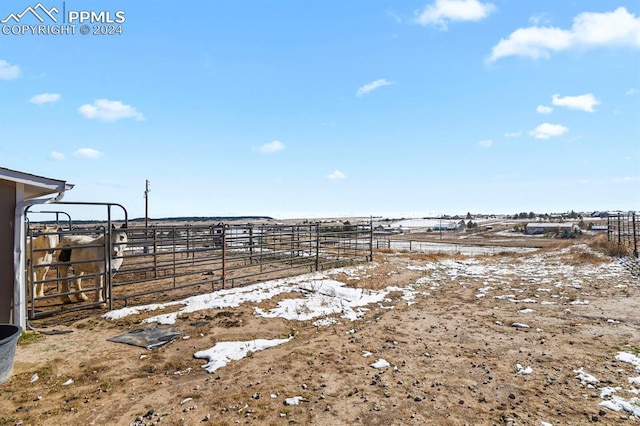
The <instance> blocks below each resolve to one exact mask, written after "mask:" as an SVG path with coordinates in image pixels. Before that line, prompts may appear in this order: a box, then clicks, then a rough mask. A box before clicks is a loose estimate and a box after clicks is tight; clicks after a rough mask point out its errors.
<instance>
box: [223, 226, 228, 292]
mask: <svg viewBox="0 0 640 426" xmlns="http://www.w3.org/2000/svg"><path fill="white" fill-rule="evenodd" d="M226 266H227V225H222V288H225V287H226V281H227V268H226Z"/></svg>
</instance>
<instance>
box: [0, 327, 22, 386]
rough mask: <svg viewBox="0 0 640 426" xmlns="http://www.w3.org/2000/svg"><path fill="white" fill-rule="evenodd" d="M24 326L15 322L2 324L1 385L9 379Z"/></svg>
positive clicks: (0, 350)
mask: <svg viewBox="0 0 640 426" xmlns="http://www.w3.org/2000/svg"><path fill="white" fill-rule="evenodd" d="M21 333H22V327H20V326H18V325H13V324H0V385H1V384H3V383H4V382H6V381H7V380H9V377H11V370H13V359H14V358H15V357H16V346H17V344H18V337H20V334H21Z"/></svg>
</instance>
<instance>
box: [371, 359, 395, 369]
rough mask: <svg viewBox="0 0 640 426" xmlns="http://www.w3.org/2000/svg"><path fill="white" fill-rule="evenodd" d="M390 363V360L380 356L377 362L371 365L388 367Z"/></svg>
mask: <svg viewBox="0 0 640 426" xmlns="http://www.w3.org/2000/svg"><path fill="white" fill-rule="evenodd" d="M390 365H391V364H389V362H388V361H387V360H384V359H382V358H380V359H379V360H377V361H376V362H374V363H373V364H371V367H373V368H386V367H389V366H390Z"/></svg>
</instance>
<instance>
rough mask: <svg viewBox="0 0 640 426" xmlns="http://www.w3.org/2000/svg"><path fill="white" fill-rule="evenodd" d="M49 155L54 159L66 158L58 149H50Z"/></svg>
mask: <svg viewBox="0 0 640 426" xmlns="http://www.w3.org/2000/svg"><path fill="white" fill-rule="evenodd" d="M49 156H50V157H51V158H53V159H54V160H64V159H65V158H66V157H65V155H64V154H63V153H61V152H58V151H51V154H49Z"/></svg>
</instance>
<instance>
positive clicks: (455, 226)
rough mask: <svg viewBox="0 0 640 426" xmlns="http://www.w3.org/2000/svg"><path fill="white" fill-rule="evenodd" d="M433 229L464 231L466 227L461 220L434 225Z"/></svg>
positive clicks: (436, 230)
mask: <svg viewBox="0 0 640 426" xmlns="http://www.w3.org/2000/svg"><path fill="white" fill-rule="evenodd" d="M432 229H433V231H434V232H438V231H462V230H464V227H463V226H462V225H461V224H460V223H459V222H442V223H438V224H436V225H434V226H433V228H432Z"/></svg>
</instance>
